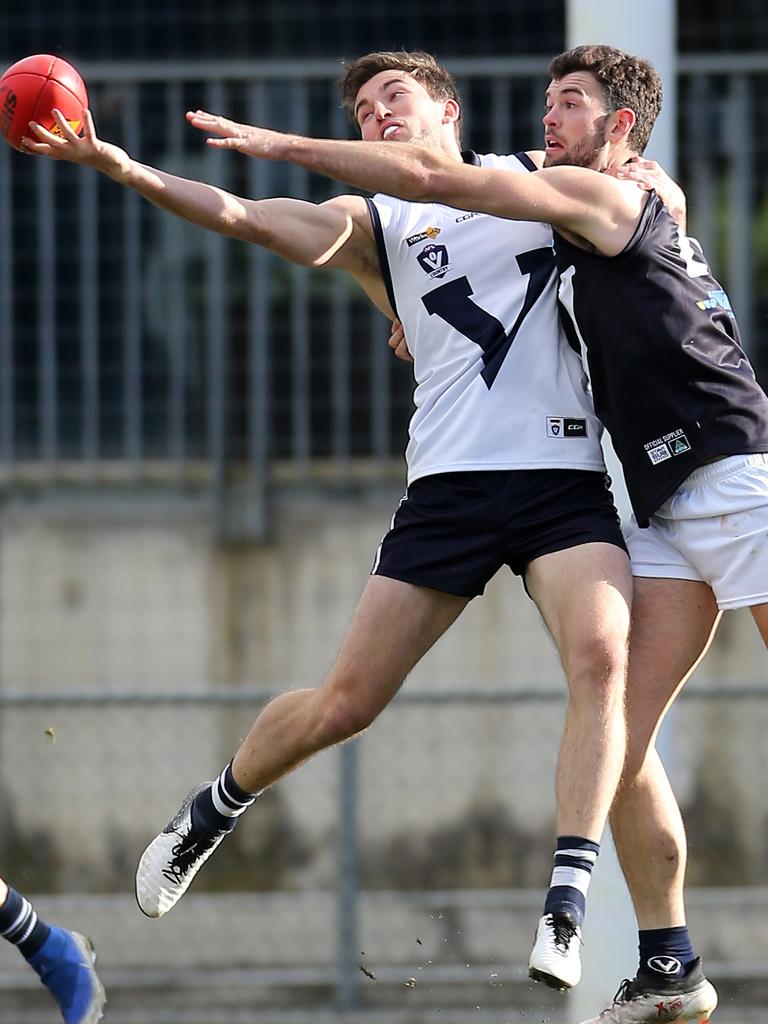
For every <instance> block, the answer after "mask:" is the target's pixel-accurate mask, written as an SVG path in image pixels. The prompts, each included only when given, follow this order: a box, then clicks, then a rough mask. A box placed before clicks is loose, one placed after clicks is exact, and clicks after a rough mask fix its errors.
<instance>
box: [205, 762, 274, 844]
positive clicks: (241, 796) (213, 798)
mask: <svg viewBox="0 0 768 1024" xmlns="http://www.w3.org/2000/svg"><path fill="white" fill-rule="evenodd" d="M258 795H259V794H258V793H246V792H245V790H244V789H241V788H240V786H238V784H237V783H236V782H235V778H234V776H233V774H232V762H231V761H230V763H229V764H228V765H227V767H226V768H225V769H224V771H223V772H222V773H221V775H220V776H219V777H218V779H215V780H214V781H213V782H212V783H211V785H210V786H209V787H208V789H204V790H203V792H202V793H199V794H198V795H197V796H196V797H195V799H194V801H193V803H192V821H193V824H194V826H195V828H199V829H201V830H202V831H205V832H212V833H213V832H222V831H227V832H229V831H230V830H231V829H233V828H234V827H235V825H236V824H237V819H238V818H239V817H240V815H241V814H242V813H243V812H244V811H247V810H248V808H249V807H250V806H251V804H252V803H253V802H254V800H255V799H256V797H257V796H258Z"/></svg>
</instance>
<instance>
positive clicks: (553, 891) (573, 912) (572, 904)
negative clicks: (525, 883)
mask: <svg viewBox="0 0 768 1024" xmlns="http://www.w3.org/2000/svg"><path fill="white" fill-rule="evenodd" d="M599 852H600V844H599V843H594V842H592V840H591V839H584V838H583V837H582V836H558V837H557V849H556V851H555V867H554V870H553V872H552V879H551V881H550V883H549V892H548V893H547V899H546V902H545V903H544V913H545V914H566V915H567V916H568V917H570V918H571V920H572V921H573V923H574V924H577V925H579V927H581V925H582V924H583V923H584V914H585V912H586V907H587V890H588V889H589V883H590V880H591V878H592V868H593V867H594V866H595V862H596V860H597V855H598V854H599Z"/></svg>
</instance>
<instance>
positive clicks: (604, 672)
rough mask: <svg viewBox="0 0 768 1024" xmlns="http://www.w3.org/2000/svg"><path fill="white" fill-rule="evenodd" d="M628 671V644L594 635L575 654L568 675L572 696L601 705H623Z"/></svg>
mask: <svg viewBox="0 0 768 1024" xmlns="http://www.w3.org/2000/svg"><path fill="white" fill-rule="evenodd" d="M626 668H627V649H626V644H625V643H624V642H622V641H621V640H617V639H615V638H613V637H611V636H600V635H594V636H591V637H588V638H585V639H584V640H582V642H581V643H580V644H579V645H578V646H577V647H576V648H575V649H574V650H573V651H572V652H571V655H570V657H569V658H568V661H567V666H566V671H567V675H568V683H569V686H570V689H571V694H572V696H575V697H583V698H584V699H588V700H595V699H597V700H599V701H600V702H601V703H605V702H608V701H610V702H613V701H616V700H619V701H622V700H623V695H624V685H625V679H626Z"/></svg>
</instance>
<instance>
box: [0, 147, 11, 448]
mask: <svg viewBox="0 0 768 1024" xmlns="http://www.w3.org/2000/svg"><path fill="white" fill-rule="evenodd" d="M0 183H1V184H0V459H2V461H3V463H4V464H5V465H6V466H10V465H11V463H12V462H13V459H14V430H13V415H14V403H13V382H14V360H13V345H14V321H13V287H12V283H11V267H12V262H13V261H12V253H13V240H14V231H13V218H12V216H11V194H12V191H13V177H12V173H11V159H10V150H9V149H8V147H7V146H2V147H0Z"/></svg>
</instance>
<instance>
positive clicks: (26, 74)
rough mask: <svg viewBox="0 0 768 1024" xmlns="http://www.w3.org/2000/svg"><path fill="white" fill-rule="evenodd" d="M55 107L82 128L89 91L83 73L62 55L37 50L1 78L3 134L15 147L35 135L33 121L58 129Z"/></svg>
mask: <svg viewBox="0 0 768 1024" xmlns="http://www.w3.org/2000/svg"><path fill="white" fill-rule="evenodd" d="M54 107H57V108H58V109H59V110H60V111H61V112H62V114H63V115H64V117H65V118H66V119H67V121H69V123H70V124H71V125H72V128H73V130H74V131H76V132H79V131H80V129H81V128H82V124H83V111H84V110H86V109H87V107H88V93H87V91H86V88H85V83H84V82H83V80H82V78H81V77H80V75H79V74H78V73H77V71H75V69H74V68H73V67H72V65H71V64H68V63H67V62H66V61H65V60H62V58H61V57H53V56H51V55H50V54H48V53H36V54H35V55H34V56H33V57H25V58H24V60H19V61H16V63H15V64H12V65H11V66H10V67H9V68H8V70H7V71H6V72H5V74H4V75H3V77H2V78H0V135H3V136H4V137H5V138H6V139H7V141H8V142H10V144H11V145H12V146H14V147H15V148H16V149H20V148H21V140H22V139H23V138H24V136H25V135H26V136H28V137H32V136H31V133H30V129H29V122H30V121H37V122H38V124H41V125H42V126H43V127H44V128H47V129H48V130H49V131H52V132H56V133H58V132H59V128H58V125H57V124H56V122H55V121H54V120H53V116H52V115H51V111H52V110H53V108H54Z"/></svg>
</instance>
